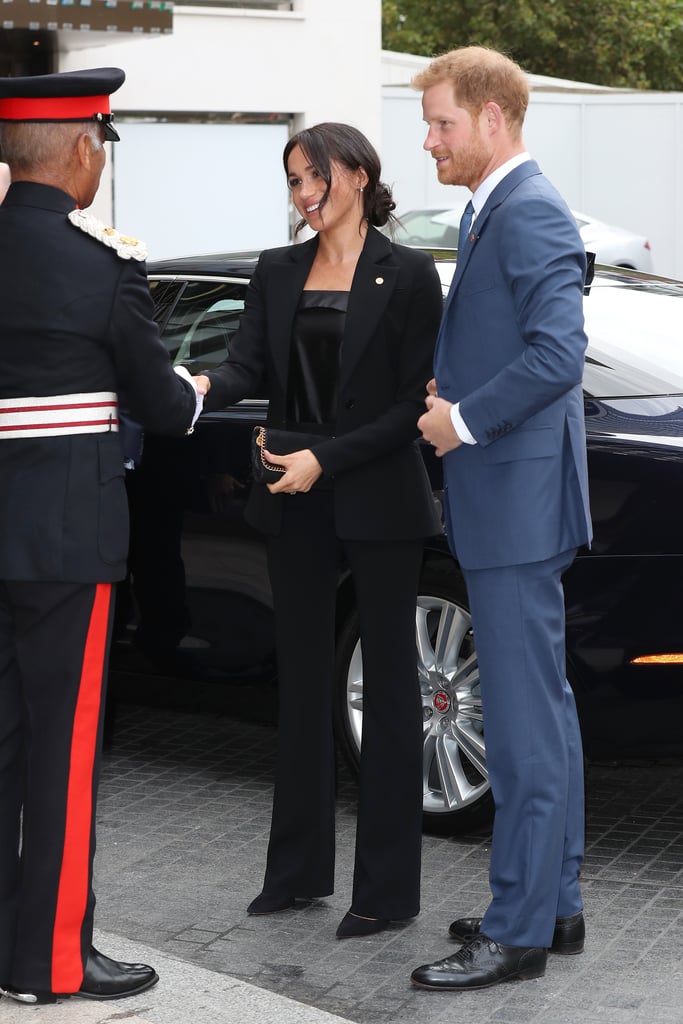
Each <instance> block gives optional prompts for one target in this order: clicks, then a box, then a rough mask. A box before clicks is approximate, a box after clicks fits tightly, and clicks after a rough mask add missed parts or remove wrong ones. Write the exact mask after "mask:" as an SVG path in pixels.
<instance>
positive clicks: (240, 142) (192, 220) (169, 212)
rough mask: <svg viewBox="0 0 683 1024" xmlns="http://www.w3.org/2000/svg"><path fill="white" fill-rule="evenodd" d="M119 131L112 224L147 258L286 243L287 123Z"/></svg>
mask: <svg viewBox="0 0 683 1024" xmlns="http://www.w3.org/2000/svg"><path fill="white" fill-rule="evenodd" d="M121 134H122V138H123V139H124V140H125V142H121V143H116V145H115V146H113V147H112V148H113V156H114V179H115V187H114V221H115V222H116V225H117V227H118V228H119V230H121V231H123V232H124V234H128V233H133V234H135V235H136V236H138V237H140V238H142V239H144V241H145V242H146V244H147V249H148V252H149V257H150V259H160V258H163V257H169V256H187V255H190V254H192V253H208V252H221V251H222V252H225V251H229V250H234V249H262V248H263V249H265V248H268V247H271V246H274V245H286V244H287V243H288V242H289V240H290V226H289V217H288V205H289V204H288V194H287V187H286V185H285V177H284V173H283V170H282V163H281V154H282V150H283V149H284V146H285V144H286V142H287V138H288V135H289V130H288V127H287V125H282V124H278V125H261V124H228V125H225V124H124V125H123V126H122V127H121ZM235 154H240V155H241V156H242V157H244V158H245V159H248V161H249V169H248V172H247V173H245V168H244V166H243V162H242V160H241V159H236V157H235ZM169 169H172V171H169ZM179 183H181V184H180V187H179ZM208 197H213V198H211V199H210V201H209V200H208Z"/></svg>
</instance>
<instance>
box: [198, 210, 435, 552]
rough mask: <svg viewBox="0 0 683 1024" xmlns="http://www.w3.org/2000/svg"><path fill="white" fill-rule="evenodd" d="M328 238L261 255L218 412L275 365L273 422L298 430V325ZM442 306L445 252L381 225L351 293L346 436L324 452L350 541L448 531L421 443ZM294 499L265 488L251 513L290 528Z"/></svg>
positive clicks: (217, 373) (255, 492)
mask: <svg viewBox="0 0 683 1024" xmlns="http://www.w3.org/2000/svg"><path fill="white" fill-rule="evenodd" d="M317 246H318V238H317V236H316V237H315V238H313V239H311V240H310V241H307V242H304V243H302V244H301V245H293V246H287V247H285V248H280V249H271V250H267V251H266V252H264V253H263V254H262V255H261V258H260V260H259V264H258V267H257V269H256V272H255V274H254V277H253V278H252V281H251V283H250V285H249V288H248V291H247V298H246V304H245V311H244V314H243V316H242V319H241V321H240V329H239V331H238V333H237V335H236V336H235V338H234V339H233V343H232V345H231V349H230V354H229V356H228V358H227V359H226V360H225V362H223V363H222V364H221V365H220V366H219V367H217V368H216V369H215V370H213V371H212V372H211V373H209V374H208V376H209V377H210V379H211V390H210V391H209V394H208V396H207V399H206V402H205V408H206V409H209V410H211V409H217V408H222V407H223V406H225V405H229V404H232V403H234V402H237V401H239V400H240V399H242V398H247V397H249V396H250V395H252V394H255V393H256V391H257V387H258V385H259V383H260V382H261V381H262V378H263V374H264V373H265V376H266V381H267V394H268V397H269V407H268V424H269V425H270V426H272V427H285V426H286V409H287V374H288V370H289V354H290V344H291V335H292V324H293V320H294V316H295V313H296V309H297V305H298V302H299V298H300V296H301V292H302V290H303V287H304V284H305V283H306V279H307V277H308V274H309V271H310V269H311V264H312V263H313V259H314V256H315V253H316V250H317ZM441 309H442V297H441V285H440V281H439V277H438V274H437V272H436V268H435V266H434V260H433V258H432V257H431V256H430V255H428V254H426V253H422V252H419V251H418V250H414V249H409V248H407V247H405V246H399V245H394V244H392V243H391V242H390V241H389V240H388V239H387V238H386V237H385V236H384V235H382V234H381V233H380V232H379V231H377V230H376V229H374V228H372V227H371V228H370V229H369V230H368V234H367V237H366V240H365V245H364V247H363V251H362V253H361V256H360V258H359V260H358V265H357V267H356V272H355V275H354V279H353V283H352V286H351V292H350V295H349V302H348V308H347V314H346V325H345V330H344V336H343V339H342V349H341V365H340V371H339V374H340V376H339V400H338V413H337V423H336V431H335V436H334V437H332V438H329V439H328V438H325V439H321V441H320V443H319V444H316V445H315V446H314V448H313V451H314V452H315V455H316V458H317V459H318V461H319V462H320V464H321V466H322V468H323V475H324V477H326V478H332V480H333V483H334V487H333V491H334V510H335V520H336V525H337V535H338V536H339V537H341V538H344V539H349V540H373V539H377V540H379V539H387V540H400V539H408V538H415V537H426V536H430V535H432V534H434V533H437V532H439V530H440V523H439V520H438V517H437V515H436V511H435V506H434V502H433V499H432V492H431V487H430V485H429V481H428V478H427V474H426V472H425V469H424V464H423V461H422V457H421V455H420V452H419V450H418V447H417V443H416V439H417V437H418V434H419V431H418V429H417V419H418V417H419V416H420V415H421V414H422V413H423V412H424V409H425V405H424V400H425V395H426V392H425V385H426V383H427V381H428V380H429V379H430V378H431V376H432V356H433V351H434V343H435V339H436V335H437V331H438V327H439V321H440V317H441ZM283 500H288V501H291V500H292V499H291V498H290V497H286V499H285V498H283V496H282V495H272V494H270V492H269V491H268V490H267V488H266V487H264V486H260V485H254V486H253V487H252V491H251V496H250V499H249V506H248V509H247V515H248V518H249V519H250V521H251V522H252V523H253V525H255V526H256V527H257V528H259V529H261V530H264V531H265V532H266V533H277V532H279V529H280V518H281V507H282V501H283Z"/></svg>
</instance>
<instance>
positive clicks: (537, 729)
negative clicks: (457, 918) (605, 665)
mask: <svg viewBox="0 0 683 1024" xmlns="http://www.w3.org/2000/svg"><path fill="white" fill-rule="evenodd" d="M575 553H576V552H575V550H572V551H569V552H564V553H562V554H560V555H558V556H556V557H554V558H551V559H547V560H545V561H541V562H533V563H529V564H524V565H512V566H504V567H502V568H500V567H499V568H495V569H483V570H466V571H465V581H466V583H467V589H468V595H469V600H470V609H471V612H472V624H473V629H474V638H475V642H476V645H477V655H478V660H479V670H480V678H481V695H482V703H483V711H484V733H485V739H486V750H487V762H488V768H489V778H490V782H491V789H492V792H493V797H494V800H495V807H496V813H495V821H494V829H493V842H492V847H491V863H490V876H489V881H490V887H491V894H492V900H491V903H490V905H489V908H488V910H487V911H486V913H485V915H484V920H483V923H482V931H483V932H484V933H485V934H486V935H489V936H490V937H491V938H492V939H495V940H496V941H498V942H501V943H505V944H508V945H513V946H546V947H548V946H550V944H551V942H552V936H553V929H554V926H555V920H556V918H557V917H566V916H569V915H571V914H575V913H577V912H578V911H579V910H581V909H582V900H581V892H580V888H579V874H580V870H581V864H582V860H583V852H584V784H583V753H582V746H581V734H580V729H579V721H578V717H577V713H576V704H575V701H574V695H573V693H572V690H571V687H570V686H569V683H568V682H567V678H566V667H565V611H564V591H563V588H562V581H561V576H562V573H563V572H564V571H565V570H566V569H567V568H568V567H569V565H570V564H571V562H572V561H573V558H574V555H575Z"/></svg>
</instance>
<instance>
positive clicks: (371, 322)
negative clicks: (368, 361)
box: [340, 227, 398, 385]
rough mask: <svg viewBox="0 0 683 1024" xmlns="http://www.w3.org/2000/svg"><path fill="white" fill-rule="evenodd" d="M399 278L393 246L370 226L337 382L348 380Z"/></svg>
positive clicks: (353, 287)
mask: <svg viewBox="0 0 683 1024" xmlns="http://www.w3.org/2000/svg"><path fill="white" fill-rule="evenodd" d="M397 280H398V267H397V266H396V265H395V264H394V263H393V262H392V248H391V243H390V241H389V239H388V238H386V237H385V236H384V235H383V234H381V232H379V231H377V229H376V228H373V227H369V228H368V233H367V236H366V238H365V245H364V246H363V251H362V252H361V254H360V257H359V259H358V265H357V266H356V272H355V274H354V275H353V282H352V285H351V292H350V294H349V305H348V309H347V313H346V326H345V328H344V340H343V344H342V356H341V370H340V385H343V384H344V382H345V381H347V380H348V378H349V376H350V374H351V373H352V371H353V369H354V367H355V366H356V364H357V362H358V360H359V358H360V357H361V355H362V354H363V351H364V349H365V347H366V346H367V344H368V343H369V341H370V339H371V338H372V336H373V334H374V333H375V331H376V329H377V325H378V323H379V321H380V320H381V318H382V316H383V314H384V311H385V309H386V307H387V305H388V303H389V300H390V298H391V296H392V294H393V291H394V288H395V287H396V281H397Z"/></svg>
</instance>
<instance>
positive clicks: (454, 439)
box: [417, 381, 462, 457]
mask: <svg viewBox="0 0 683 1024" xmlns="http://www.w3.org/2000/svg"><path fill="white" fill-rule="evenodd" d="M432 384H434V392H432V391H430V386H431V385H432ZM427 390H428V391H429V394H428V395H427V397H426V398H425V405H426V406H427V412H425V413H423V415H422V416H420V418H419V420H418V421H417V427H418V430H420V431H421V432H422V436H423V437H424V439H425V441H429V443H430V444H432V445H434V447H435V448H436V454H437V455H438V456H439V457H441V456H442V455H445V454H446V452H451V451H453V449H454V448H459V447H460V445H461V444H462V441H461V440H460V438H459V437H458V435H457V433H456V430H455V427H454V426H453V420H452V419H451V408H452V402H447V401H446V399H445V398H437V397H436V381H430V382H429V384H428V385H427Z"/></svg>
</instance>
